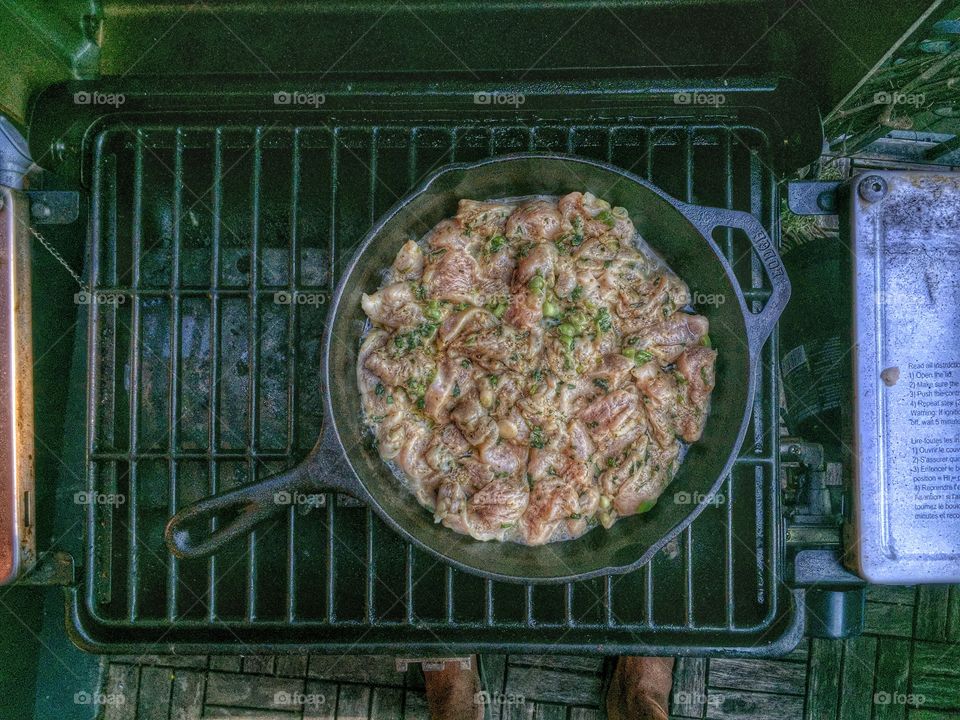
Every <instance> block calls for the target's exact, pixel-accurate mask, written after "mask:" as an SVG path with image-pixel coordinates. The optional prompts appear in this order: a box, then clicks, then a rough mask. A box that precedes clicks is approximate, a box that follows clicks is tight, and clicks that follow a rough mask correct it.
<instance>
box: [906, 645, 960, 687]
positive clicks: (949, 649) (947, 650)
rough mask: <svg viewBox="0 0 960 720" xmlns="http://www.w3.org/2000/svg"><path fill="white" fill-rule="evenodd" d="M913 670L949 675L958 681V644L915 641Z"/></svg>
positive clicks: (959, 667)
mask: <svg viewBox="0 0 960 720" xmlns="http://www.w3.org/2000/svg"><path fill="white" fill-rule="evenodd" d="M913 671H914V672H915V673H923V674H928V675H950V676H953V677H955V678H957V682H960V645H954V644H953V643H934V642H915V643H914V644H913Z"/></svg>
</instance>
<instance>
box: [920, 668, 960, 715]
mask: <svg viewBox="0 0 960 720" xmlns="http://www.w3.org/2000/svg"><path fill="white" fill-rule="evenodd" d="M910 693H911V695H913V697H914V699H915V700H916V705H917V707H920V708H942V709H944V710H955V709H957V708H960V682H957V680H956V678H952V677H944V676H943V675H927V674H925V673H916V674H914V676H913V683H912V687H911V689H910ZM921 697H922V699H921ZM907 700H908V702H909V701H910V697H909V696H908V698H907Z"/></svg>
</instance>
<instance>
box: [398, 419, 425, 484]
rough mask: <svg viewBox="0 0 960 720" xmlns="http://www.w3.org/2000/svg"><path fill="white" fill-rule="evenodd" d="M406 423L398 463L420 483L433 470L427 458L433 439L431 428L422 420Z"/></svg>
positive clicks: (410, 476)
mask: <svg viewBox="0 0 960 720" xmlns="http://www.w3.org/2000/svg"><path fill="white" fill-rule="evenodd" d="M406 425H407V426H406V428H405V432H404V440H403V446H402V447H401V449H400V452H399V454H398V455H397V458H396V459H397V465H399V466H400V469H401V470H403V472H404V473H405V474H406V476H407V477H408V478H410V479H411V480H413V481H414V482H415V483H419V482H421V481H422V480H424V479H425V478H426V477H427V476H429V475H431V474H432V472H433V469H432V468H431V467H430V465H428V464H427V461H426V458H425V455H426V451H427V447H428V445H429V444H430V440H431V435H430V430H429V429H428V428H427V426H426V424H425V423H422V422H415V421H411V420H407V422H406Z"/></svg>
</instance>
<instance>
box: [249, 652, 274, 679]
mask: <svg viewBox="0 0 960 720" xmlns="http://www.w3.org/2000/svg"><path fill="white" fill-rule="evenodd" d="M274 665H275V660H274V657H273V655H245V656H244V658H243V672H245V673H253V674H255V675H273V672H274Z"/></svg>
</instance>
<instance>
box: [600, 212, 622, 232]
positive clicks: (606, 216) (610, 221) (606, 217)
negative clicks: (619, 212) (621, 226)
mask: <svg viewBox="0 0 960 720" xmlns="http://www.w3.org/2000/svg"><path fill="white" fill-rule="evenodd" d="M597 220H599V221H600V222H602V223H603V224H604V225H606V226H607V227H608V228H612V227H613V226H614V225H616V224H617V219H616V218H615V217H614V216H613V213H612V212H610V211H609V210H603V211H601V212H598V213H597Z"/></svg>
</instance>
